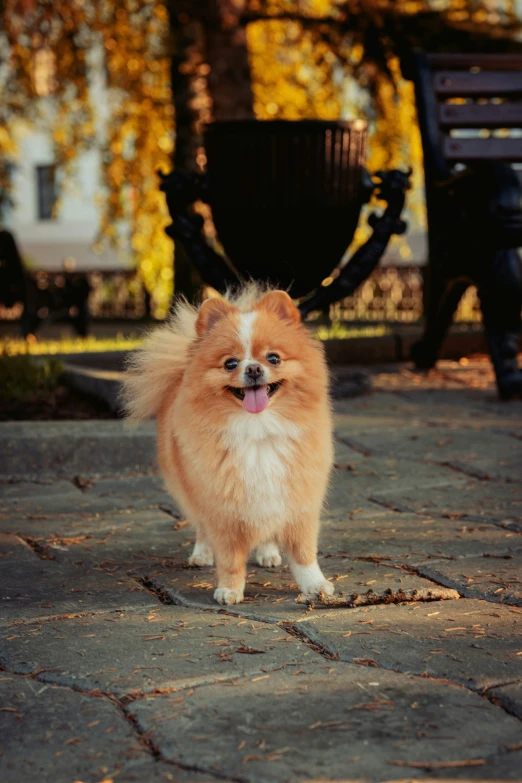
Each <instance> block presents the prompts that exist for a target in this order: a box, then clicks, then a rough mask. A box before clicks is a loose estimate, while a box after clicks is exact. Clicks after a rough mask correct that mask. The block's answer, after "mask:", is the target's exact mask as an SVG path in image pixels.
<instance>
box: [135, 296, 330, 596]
mask: <svg viewBox="0 0 522 783" xmlns="http://www.w3.org/2000/svg"><path fill="white" fill-rule="evenodd" d="M123 396H124V404H125V411H126V415H127V418H128V419H130V420H131V421H134V422H139V421H143V420H145V419H148V418H150V417H152V416H155V417H156V422H157V433H158V459H159V464H160V467H161V470H162V473H163V476H164V479H165V482H166V485H167V489H168V490H169V492H170V493H171V494H172V496H173V497H174V499H175V501H176V502H177V504H178V505H179V507H180V508H181V510H182V511H183V513H184V514H185V515H186V517H187V519H188V520H189V521H190V522H191V523H192V524H193V525H194V526H195V528H196V533H197V535H196V544H195V547H194V551H193V553H192V556H191V557H190V559H189V561H188V562H189V564H190V565H192V566H205V565H213V564H214V559H215V562H216V568H217V589H216V591H215V593H214V598H215V600H216V601H218V603H220V604H237V603H240V602H241V601H242V600H243V591H244V588H245V577H246V564H247V561H248V557H249V553H250V552H251V551H252V550H256V559H257V562H258V563H259V565H261V566H265V567H273V566H278V565H280V563H281V556H280V550H282V551H283V552H284V553H285V555H286V556H287V558H288V561H289V564H290V568H291V571H292V574H293V576H294V579H295V581H296V582H297V584H298V586H299V588H300V590H301V592H302V593H304V594H306V595H314V594H315V595H318V594H320V593H325V594H327V595H331V594H332V593H333V592H334V587H333V585H332V584H331V582H329V581H327V579H326V578H325V576H324V575H323V573H322V571H321V569H320V567H319V565H318V563H317V539H318V533H319V519H320V514H321V509H322V505H323V501H324V497H325V493H326V489H327V485H328V479H329V473H330V469H331V465H332V450H333V449H332V418H331V409H330V402H329V397H328V372H327V367H326V361H325V357H324V352H323V348H322V345H321V344H320V342H319V341H317V340H315V339H314V338H313V337H312V336H311V335H310V333H309V332H308V330H307V329H306V327H305V326H304V325H303V324H302V323H301V318H300V314H299V311H298V310H297V308H296V307H295V305H294V303H293V302H292V300H291V298H290V297H289V296H288V294H286V293H285V292H284V291H276V290H266V289H265V290H262V289H260V288H259V287H257V286H255V285H253V284H249V285H247V286H245V287H244V288H243V289H242V290H240V291H239V292H238V293H236V294H234V295H230V296H226V297H225V298H211V299H207V300H206V301H204V302H203V304H201V306H200V307H198V308H195V307H192V306H191V305H189V304H187V303H186V302H184V301H181V302H179V303H178V304H177V306H176V307H175V309H174V313H173V315H172V317H171V318H170V320H169V321H168V322H167V323H166V324H165V325H164V326H161V327H159V328H158V329H157V330H156V331H154V332H153V333H152V335H151V336H150V337H149V338H148V340H147V341H146V343H145V344H144V346H143V348H141V349H140V350H139V351H137V352H136V354H135V356H134V357H133V358H132V359H131V361H130V364H129V366H128V368H127V374H126V380H125V383H124V392H123Z"/></svg>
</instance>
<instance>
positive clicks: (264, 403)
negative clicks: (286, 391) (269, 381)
mask: <svg viewBox="0 0 522 783" xmlns="http://www.w3.org/2000/svg"><path fill="white" fill-rule="evenodd" d="M244 392H245V396H244V399H243V408H244V409H245V410H246V411H248V412H249V413H261V411H264V410H265V408H267V407H268V386H259V387H258V388H257V389H244Z"/></svg>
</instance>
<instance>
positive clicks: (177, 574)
mask: <svg viewBox="0 0 522 783" xmlns="http://www.w3.org/2000/svg"><path fill="white" fill-rule="evenodd" d="M339 375H340V376H341V377H342V375H343V372H342V371H339ZM370 376H371V378H370V379H371V383H372V391H371V393H369V394H366V395H364V396H360V397H357V398H353V399H348V398H344V399H343V398H339V399H337V400H336V404H335V408H336V422H335V423H336V444H337V457H336V468H335V471H334V476H333V481H332V489H331V493H330V498H329V504H328V508H327V510H326V511H325V515H324V526H323V533H322V537H321V544H320V549H321V565H322V567H323V568H324V571H325V573H326V574H327V576H328V577H329V578H330V579H332V581H334V582H335V584H336V587H337V591H338V593H339V592H341V593H342V594H343V595H345V596H347V598H348V599H350V598H351V597H352V596H353V595H354V594H356V595H358V596H362V597H363V598H364V596H365V594H366V593H367V591H368V590H373V591H374V593H376V594H378V595H382V594H383V593H385V591H386V590H391V591H392V592H394V593H396V592H397V591H398V590H400V589H403V590H405V591H407V590H413V589H420V588H428V589H430V588H433V587H440V586H443V587H447V588H454V589H456V590H457V591H458V593H459V595H460V598H459V599H458V600H448V601H440V602H432V603H415V602H404V603H402V604H398V605H396V604H386V603H385V602H384V599H382V600H381V602H380V603H378V604H377V605H374V606H360V607H358V608H342V607H341V608H337V607H335V608H332V607H330V608H319V607H318V606H315V607H307V606H303V605H302V604H297V603H296V601H295V599H296V594H297V593H296V589H295V585H292V579H291V575H290V574H289V572H288V569H287V568H283V569H276V570H273V571H268V570H263V569H261V568H259V567H257V566H256V565H251V567H250V569H249V579H248V588H247V592H246V601H245V603H244V604H241V605H240V606H238V607H228V608H227V610H226V611H225V610H224V609H223V608H222V607H219V606H218V605H217V604H214V603H213V601H212V590H213V582H214V574H213V569H210V568H206V569H201V570H194V569H190V568H188V567H187V566H186V559H187V556H188V554H189V552H190V547H191V544H192V540H193V536H192V532H191V530H190V528H189V527H188V526H187V524H186V522H185V520H183V519H182V517H181V516H180V514H179V513H178V511H177V510H176V508H175V507H174V505H173V502H172V500H171V499H170V498H169V497H168V496H167V495H166V494H165V492H164V491H163V489H162V485H161V481H160V479H159V478H158V476H157V475H155V473H154V470H153V451H154V434H153V428H152V426H147V427H145V428H143V430H142V431H141V432H140V433H138V434H129V433H127V432H125V431H124V428H123V426H122V425H121V423H119V422H111V421H99V422H78V423H68V422H65V423H63V422H62V423H60V424H46V423H37V424H27V423H25V424H24V423H19V424H3V425H0V437H1V439H2V444H3V446H2V450H1V453H0V530H1V531H2V533H1V536H0V550H1V555H0V557H1V560H0V573H1V579H0V668H1V671H0V692H1V696H0V746H1V747H2V748H3V752H2V751H0V780H1V781H2V783H36V782H38V783H41V782H44V781H52V783H74V781H82V783H101V782H102V781H103V782H104V783H109V781H113V782H114V783H133V782H135V783H160V782H161V781H180V782H181V783H187V782H188V781H193V782H194V783H209V782H210V781H218V780H226V781H238V782H239V783H243V782H245V783H271V782H272V781H273V782H274V783H276V782H277V783H280V782H283V781H297V780H303V781H304V780H315V781H318V780H322V781H324V780H330V781H334V780H335V781H341V780H342V781H348V780H350V781H363V780H365V781H386V780H403V781H405V780H417V779H422V780H430V779H431V780H434V779H446V780H448V779H453V780H461V781H464V780H467V781H471V780H482V781H485V780H489V781H498V780H521V781H522V635H521V629H522V486H521V485H522V442H521V441H522V403H511V404H501V403H499V402H498V401H497V400H496V399H495V396H494V392H493V386H492V382H491V374H490V372H489V369H488V368H487V366H484V365H481V364H478V365H476V366H475V365H468V366H459V365H453V364H446V365H443V366H442V368H441V369H440V371H438V372H432V373H431V374H430V375H429V376H427V377H426V376H417V375H415V374H413V373H411V372H409V371H408V370H407V369H405V368H401V367H394V368H377V369H374V370H372V371H371V372H370ZM341 386H342V384H341Z"/></svg>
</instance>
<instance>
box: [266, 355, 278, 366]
mask: <svg viewBox="0 0 522 783" xmlns="http://www.w3.org/2000/svg"><path fill="white" fill-rule="evenodd" d="M266 360H267V362H270V364H281V359H280V358H279V356H278V355H277V353H267V355H266Z"/></svg>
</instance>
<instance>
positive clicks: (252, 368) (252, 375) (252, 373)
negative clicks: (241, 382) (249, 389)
mask: <svg viewBox="0 0 522 783" xmlns="http://www.w3.org/2000/svg"><path fill="white" fill-rule="evenodd" d="M245 375H246V376H247V378H248V379H249V380H251V381H257V379H258V378H260V377H261V376H262V375H263V368H262V367H261V365H260V364H249V365H248V367H247V368H246V370H245Z"/></svg>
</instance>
